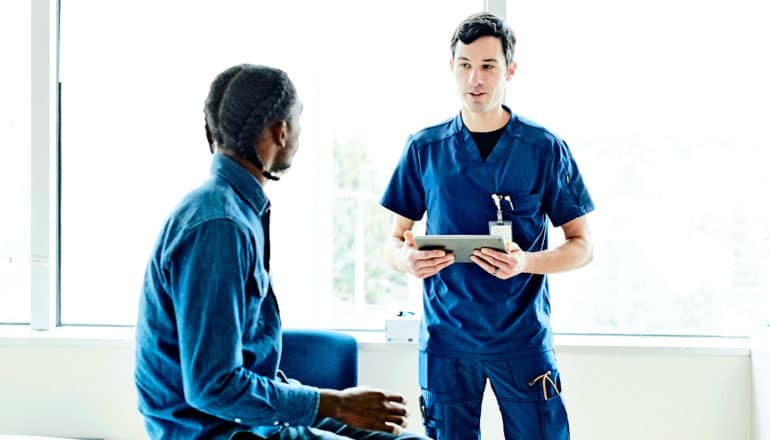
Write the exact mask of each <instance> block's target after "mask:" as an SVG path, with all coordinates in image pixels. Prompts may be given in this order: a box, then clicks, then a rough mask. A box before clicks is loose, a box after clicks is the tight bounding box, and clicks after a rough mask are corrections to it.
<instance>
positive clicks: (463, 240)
mask: <svg viewBox="0 0 770 440" xmlns="http://www.w3.org/2000/svg"><path fill="white" fill-rule="evenodd" d="M414 243H415V244H416V245H417V249H419V250H421V251H427V250H435V249H443V250H445V251H447V252H452V253H453V254H454V255H455V263H472V261H471V253H472V252H473V251H474V249H481V248H491V249H495V250H498V251H501V252H505V241H503V237H500V236H499V235H421V236H416V237H414Z"/></svg>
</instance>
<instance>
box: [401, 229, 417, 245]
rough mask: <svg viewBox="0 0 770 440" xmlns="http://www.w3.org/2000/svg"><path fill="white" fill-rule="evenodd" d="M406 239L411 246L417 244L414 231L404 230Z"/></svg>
mask: <svg viewBox="0 0 770 440" xmlns="http://www.w3.org/2000/svg"><path fill="white" fill-rule="evenodd" d="M404 241H405V242H406V244H407V246H409V247H416V246H417V245H416V244H414V232H412V231H404Z"/></svg>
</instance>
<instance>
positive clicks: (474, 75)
mask: <svg viewBox="0 0 770 440" xmlns="http://www.w3.org/2000/svg"><path fill="white" fill-rule="evenodd" d="M483 82H484V79H483V78H482V75H481V71H480V70H479V69H476V68H473V69H471V73H470V75H468V83H469V84H470V85H471V86H474V87H475V86H480V85H481V84H482V83H483Z"/></svg>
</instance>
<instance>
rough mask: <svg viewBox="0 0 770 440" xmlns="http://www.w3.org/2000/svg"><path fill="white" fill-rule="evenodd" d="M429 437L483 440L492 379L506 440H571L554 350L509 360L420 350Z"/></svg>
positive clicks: (422, 400) (424, 417)
mask: <svg viewBox="0 0 770 440" xmlns="http://www.w3.org/2000/svg"><path fill="white" fill-rule="evenodd" d="M419 359H420V365H419V376H420V387H421V388H422V399H421V401H420V410H421V412H422V413H423V414H422V416H423V423H424V424H425V434H426V435H427V436H428V437H431V438H433V439H434V440H472V439H480V438H481V435H480V429H479V428H480V426H479V425H480V418H481V400H482V397H483V394H484V388H485V386H486V382H487V379H489V381H490V383H491V385H492V390H493V391H494V393H495V396H496V397H497V402H498V405H499V407H500V412H501V414H502V416H503V429H504V431H505V438H506V440H568V439H569V424H568V422H567V411H566V409H565V408H564V403H563V401H562V396H561V395H560V392H561V379H560V377H559V371H558V368H557V366H556V358H555V356H554V352H553V350H551V351H547V352H545V353H538V354H535V355H527V356H523V357H516V358H511V359H505V360H478V359H467V358H453V357H445V356H438V355H434V354H429V353H426V352H420V355H419Z"/></svg>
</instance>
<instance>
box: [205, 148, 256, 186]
mask: <svg viewBox="0 0 770 440" xmlns="http://www.w3.org/2000/svg"><path fill="white" fill-rule="evenodd" d="M215 151H216V152H217V153H220V154H222V155H224V156H227V157H229V158H230V159H232V160H234V161H235V162H237V163H238V165H240V166H242V167H243V168H244V169H246V171H248V172H249V173H250V174H251V175H253V176H254V177H256V178H257V180H258V181H259V183H260V184H261V185H262V186H265V183H267V178H266V177H265V176H264V174H263V173H262V170H260V169H259V168H257V167H256V166H254V164H253V163H251V162H249V161H248V160H246V159H244V158H242V157H241V156H239V155H237V154H235V153H233V152H232V151H230V150H226V149H223V148H218V147H216V149H215Z"/></svg>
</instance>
